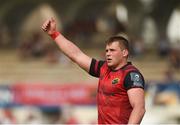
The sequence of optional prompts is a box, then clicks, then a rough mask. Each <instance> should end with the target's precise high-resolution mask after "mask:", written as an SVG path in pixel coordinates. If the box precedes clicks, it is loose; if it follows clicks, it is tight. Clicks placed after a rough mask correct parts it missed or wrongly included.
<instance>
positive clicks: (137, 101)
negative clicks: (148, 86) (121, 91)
mask: <svg viewBox="0 0 180 125" xmlns="http://www.w3.org/2000/svg"><path fill="white" fill-rule="evenodd" d="M127 93H128V97H129V102H130V104H131V106H132V107H135V106H140V107H142V108H144V106H145V97H144V90H143V89H142V88H132V89H129V90H128V91H127Z"/></svg>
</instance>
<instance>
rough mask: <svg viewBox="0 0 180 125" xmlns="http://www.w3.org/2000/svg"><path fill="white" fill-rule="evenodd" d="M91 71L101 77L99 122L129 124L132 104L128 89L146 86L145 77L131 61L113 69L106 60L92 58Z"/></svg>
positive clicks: (99, 85)
mask: <svg viewBox="0 0 180 125" xmlns="http://www.w3.org/2000/svg"><path fill="white" fill-rule="evenodd" d="M89 73H90V74H91V75H93V76H95V77H99V84H98V92H97V103H98V123H99V124H127V123H128V120H129V117H130V114H131V112H132V106H131V104H130V102H129V99H128V94H127V91H128V89H131V88H134V87H140V88H144V78H143V76H142V75H141V73H140V72H139V71H138V70H137V68H135V67H134V66H133V65H132V64H131V63H130V62H128V63H127V65H125V66H123V67H122V68H120V69H118V70H111V69H110V68H109V67H108V66H107V63H106V62H104V61H96V60H95V59H92V62H91V66H90V71H89Z"/></svg>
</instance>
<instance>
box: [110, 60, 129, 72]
mask: <svg viewBox="0 0 180 125" xmlns="http://www.w3.org/2000/svg"><path fill="white" fill-rule="evenodd" d="M128 65H132V63H131V62H127V64H125V65H124V66H122V67H121V68H119V69H117V70H112V71H113V72H116V71H118V70H123V69H125V68H126V67H127V66H128Z"/></svg>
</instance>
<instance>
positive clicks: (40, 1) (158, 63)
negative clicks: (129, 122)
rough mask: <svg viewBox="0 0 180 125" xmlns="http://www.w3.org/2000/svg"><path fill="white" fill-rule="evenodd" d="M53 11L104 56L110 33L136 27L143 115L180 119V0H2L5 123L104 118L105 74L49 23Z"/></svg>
mask: <svg viewBox="0 0 180 125" xmlns="http://www.w3.org/2000/svg"><path fill="white" fill-rule="evenodd" d="M50 17H55V18H56V20H57V22H58V28H59V29H60V31H61V32H62V33H63V34H64V35H65V36H66V37H67V38H68V39H70V40H71V41H73V42H74V43H75V44H76V45H78V46H79V47H80V48H81V49H82V50H83V51H84V52H85V53H87V54H88V55H90V56H92V57H95V58H97V59H103V58H104V47H105V44H104V41H105V40H106V39H107V38H108V37H109V36H111V35H116V34H128V36H127V37H128V38H129V40H130V41H131V44H132V47H131V55H132V56H131V57H130V60H132V62H133V63H134V64H135V65H136V66H137V67H138V68H139V69H140V70H141V71H142V73H143V74H144V77H145V79H146V89H145V91H146V109H147V111H146V114H145V117H144V119H143V122H142V123H144V124H147V123H150V124H163V123H171V124H178V123H180V110H179V107H180V54H179V53H180V1H179V0H26V1H25V0H1V1H0V29H1V30H0V123H29V124H31V123H32V124H33V123H49V124H54V123H56V124H57V123H62V124H73V123H89V124H93V123H97V112H96V88H97V82H98V79H96V78H93V77H91V76H89V75H88V74H86V73H85V72H84V71H83V70H82V69H80V68H79V67H78V66H77V65H75V64H73V63H72V62H71V61H70V60H69V59H67V58H66V57H65V56H64V55H63V54H62V53H61V51H59V49H58V48H57V46H56V45H55V43H54V42H52V40H51V39H50V38H49V37H47V36H46V35H45V34H44V33H43V32H42V31H41V25H42V23H43V22H44V21H45V20H46V19H47V18H50Z"/></svg>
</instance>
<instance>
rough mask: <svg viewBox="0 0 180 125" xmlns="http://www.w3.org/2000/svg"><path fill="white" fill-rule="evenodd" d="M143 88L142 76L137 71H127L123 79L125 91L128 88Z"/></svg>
mask: <svg viewBox="0 0 180 125" xmlns="http://www.w3.org/2000/svg"><path fill="white" fill-rule="evenodd" d="M144 86H145V81H144V77H143V75H142V74H141V73H140V72H139V71H138V70H132V71H129V72H128V73H127V74H126V76H125V79H124V87H125V88H126V89H130V88H143V89H144Z"/></svg>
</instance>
